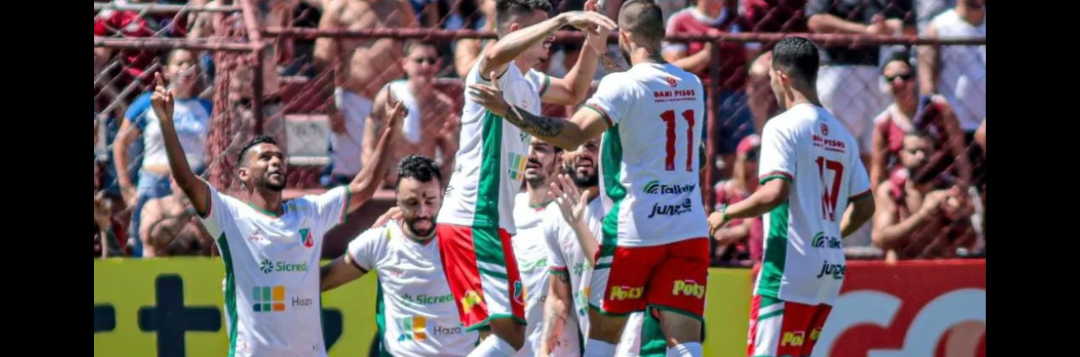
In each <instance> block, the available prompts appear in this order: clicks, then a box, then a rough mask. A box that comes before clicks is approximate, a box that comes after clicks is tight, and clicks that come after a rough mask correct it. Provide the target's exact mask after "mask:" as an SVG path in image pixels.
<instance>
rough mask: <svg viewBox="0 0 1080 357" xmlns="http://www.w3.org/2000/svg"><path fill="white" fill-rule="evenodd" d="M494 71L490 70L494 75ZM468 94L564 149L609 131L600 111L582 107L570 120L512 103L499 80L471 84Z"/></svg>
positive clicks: (499, 114) (527, 130) (510, 121)
mask: <svg viewBox="0 0 1080 357" xmlns="http://www.w3.org/2000/svg"><path fill="white" fill-rule="evenodd" d="M494 73H495V72H491V75H494ZM468 94H469V96H471V97H472V99H473V100H475V101H476V102H477V103H478V104H480V105H482V106H484V107H485V108H487V109H488V110H489V111H491V113H492V114H495V115H498V116H500V117H502V118H503V119H506V121H507V122H509V123H510V124H513V125H514V126H517V127H518V128H521V130H522V131H524V132H527V133H529V134H531V135H533V136H536V137H538V138H540V139H541V140H543V141H545V142H548V143H551V144H552V145H555V146H558V147H560V148H562V149H564V150H573V149H574V148H577V147H578V146H579V145H581V144H583V143H585V142H586V141H588V140H589V139H592V138H594V137H596V136H598V135H600V134H602V133H603V132H604V130H607V128H608V123H607V121H606V120H605V119H604V117H603V116H602V115H601V114H600V113H599V112H597V111H595V110H592V109H589V108H587V107H583V108H581V109H579V110H578V111H577V113H574V117H573V118H572V119H570V120H566V119H563V118H556V117H547V116H542V115H536V114H533V113H530V112H528V111H527V110H525V109H521V108H518V107H515V106H511V105H510V104H508V103H507V102H506V99H504V97H503V94H502V91H501V90H500V89H499V83H498V81H493V82H492V86H488V85H483V84H474V85H471V86H469V93H468Z"/></svg>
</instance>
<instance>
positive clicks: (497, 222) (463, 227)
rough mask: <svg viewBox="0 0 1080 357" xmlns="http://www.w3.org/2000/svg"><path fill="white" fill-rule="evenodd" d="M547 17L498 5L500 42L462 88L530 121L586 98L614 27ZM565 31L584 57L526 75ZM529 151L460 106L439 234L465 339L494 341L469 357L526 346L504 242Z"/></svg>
mask: <svg viewBox="0 0 1080 357" xmlns="http://www.w3.org/2000/svg"><path fill="white" fill-rule="evenodd" d="M593 2H594V3H595V0H593ZM594 6H595V5H594ZM550 9H551V5H550V4H548V2H547V1H546V0H498V1H497V2H496V15H495V22H496V27H497V28H496V32H497V33H498V35H499V40H498V41H497V42H496V43H495V44H493V45H492V46H491V47H490V48H488V50H487V51H486V52H485V53H484V54H483V55H482V56H481V58H480V59H479V60H478V61H477V64H476V65H474V67H473V69H472V70H470V72H469V74H468V75H467V76H466V78H465V81H466V83H468V84H479V83H488V82H489V81H494V82H496V83H499V85H500V86H501V88H506V93H507V98H508V99H509V100H511V101H512V102H513V103H514V104H516V105H521V106H522V107H523V108H524V109H522V110H526V111H531V112H533V113H539V112H540V104H541V102H545V103H553V104H562V105H574V104H577V102H580V101H581V100H582V99H583V98H585V97H586V96H587V95H588V91H589V84H590V82H591V80H592V77H593V75H594V73H595V71H596V66H597V53H598V52H597V51H596V50H595V49H592V48H594V47H595V48H603V44H604V42H605V41H606V39H607V32H606V31H607V30H610V29H613V28H614V27H615V24H614V23H613V22H612V21H611V20H610V19H607V18H606V17H603V15H600V14H599V13H597V12H582V11H570V12H564V13H561V14H559V15H557V16H555V17H553V18H550V19H549V18H548V11H549V10H550ZM566 25H572V26H575V27H577V28H580V29H583V30H586V32H587V33H588V35H587V36H588V39H587V42H590V46H589V47H590V50H585V51H582V54H581V56H580V58H579V59H578V63H577V65H575V67H574V68H573V69H571V70H570V72H569V73H568V74H567V77H566V78H551V77H549V76H547V75H544V74H542V73H539V72H537V71H534V70H532V69H531V68H532V67H534V66H536V65H537V64H538V63H540V62H541V61H543V60H545V59H546V57H547V46H548V45H547V42H548V41H545V40H546V39H548V38H549V36H550V35H552V34H553V32H554V31H555V30H557V29H559V28H561V27H563V26H566ZM597 27H599V28H600V30H598V29H596V28H597ZM600 31H604V32H603V33H601V32H600ZM528 142H529V136H528V135H526V134H523V133H522V132H521V130H519V129H518V128H516V127H514V126H511V125H503V120H502V119H501V118H499V116H498V114H496V113H492V112H489V111H487V110H485V109H484V108H483V107H481V106H480V105H479V104H478V103H477V102H475V101H473V100H472V99H469V98H466V100H465V105H464V108H463V113H462V115H461V136H460V140H459V149H458V152H457V155H456V156H455V160H454V162H455V163H456V164H455V165H456V167H455V168H454V173H453V174H452V176H451V177H450V184H449V186H448V187H447V192H446V201H445V202H444V203H445V204H444V205H443V207H442V209H441V210H440V212H439V220H438V224H437V227H436V231H437V234H438V235H439V237H440V238H441V244H439V247H440V250H441V254H442V261H443V263H444V264H445V265H446V266H445V269H446V276H447V280H449V282H450V290H451V291H452V292H453V294H454V298H455V301H456V302H457V304H458V308H459V313H460V315H461V316H460V317H461V320H462V322H463V323H464V324H465V327H466V328H467V329H468V330H470V331H472V330H478V329H479V330H484V331H483V332H484V333H483V334H482V336H483V335H484V334H487V332H488V331H490V332H492V333H493V335H488V336H483V337H482V339H483V342H481V344H480V345H479V347H477V349H476V351H475V352H474V353H473V354H472V355H471V356H474V357H483V356H497V357H510V356H512V355H513V354H514V353H515V352H516V351H517V350H518V349H521V347H522V346H523V345H524V334H525V331H524V326H523V325H524V324H525V320H524V311H523V310H524V309H523V307H522V305H523V303H524V297H523V294H522V291H521V290H522V289H521V287H522V286H521V278H520V274H519V273H518V267H517V262H516V260H515V258H514V252H513V250H512V248H511V243H510V236H511V235H513V234H514V233H515V232H516V229H515V225H514V217H513V214H512V210H513V208H514V197H515V195H516V194H517V192H518V190H520V188H521V179H522V176H524V171H525V163H526V159H525V156H526V151H525V148H526V145H527V144H528Z"/></svg>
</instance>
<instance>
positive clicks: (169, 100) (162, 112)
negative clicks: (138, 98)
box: [150, 72, 173, 123]
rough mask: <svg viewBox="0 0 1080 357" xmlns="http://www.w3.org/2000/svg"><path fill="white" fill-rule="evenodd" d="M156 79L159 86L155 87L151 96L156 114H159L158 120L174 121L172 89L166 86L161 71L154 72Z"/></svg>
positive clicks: (151, 102)
mask: <svg viewBox="0 0 1080 357" xmlns="http://www.w3.org/2000/svg"><path fill="white" fill-rule="evenodd" d="M154 81H155V83H156V84H157V86H156V87H155V88H154V94H153V95H151V96H150V104H151V105H152V106H153V107H154V114H156V115H157V117H158V120H160V121H162V122H166V123H172V115H173V95H172V91H170V90H169V89H168V88H167V87H165V80H164V79H163V78H162V77H161V72H157V73H154Z"/></svg>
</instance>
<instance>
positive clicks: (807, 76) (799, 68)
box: [772, 36, 821, 85]
mask: <svg viewBox="0 0 1080 357" xmlns="http://www.w3.org/2000/svg"><path fill="white" fill-rule="evenodd" d="M819 56H820V55H819V54H818V48H817V46H816V45H814V42H813V41H810V40H809V39H806V38H805V37H797V36H792V37H785V38H784V39H782V40H780V42H777V43H776V47H775V48H774V49H773V59H772V65H773V68H775V69H777V70H780V71H784V72H785V73H787V74H788V76H791V77H793V78H795V79H797V80H801V81H803V82H804V84H808V85H814V83H815V82H816V81H817V74H818V67H819V66H820V62H821V58H820V57H819Z"/></svg>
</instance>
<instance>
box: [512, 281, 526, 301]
mask: <svg viewBox="0 0 1080 357" xmlns="http://www.w3.org/2000/svg"><path fill="white" fill-rule="evenodd" d="M514 301H515V302H517V303H518V304H525V287H524V286H522V285H521V280H518V281H515V282H514Z"/></svg>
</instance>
